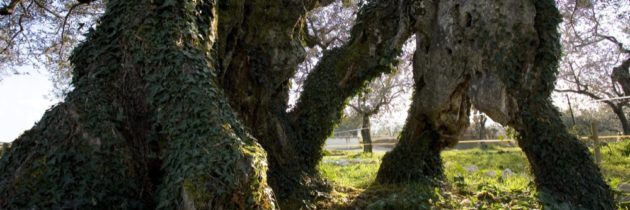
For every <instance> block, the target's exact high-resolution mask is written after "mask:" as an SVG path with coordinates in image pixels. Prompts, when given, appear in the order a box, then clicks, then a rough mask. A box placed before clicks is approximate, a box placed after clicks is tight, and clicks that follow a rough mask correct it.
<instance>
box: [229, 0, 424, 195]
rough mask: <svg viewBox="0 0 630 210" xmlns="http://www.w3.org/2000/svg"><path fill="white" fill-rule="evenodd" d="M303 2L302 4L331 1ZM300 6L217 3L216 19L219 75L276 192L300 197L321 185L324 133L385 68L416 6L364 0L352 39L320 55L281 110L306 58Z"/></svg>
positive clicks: (407, 29)
mask: <svg viewBox="0 0 630 210" xmlns="http://www.w3.org/2000/svg"><path fill="white" fill-rule="evenodd" d="M306 2H310V3H309V4H306V10H309V9H311V8H313V7H315V6H316V5H317V4H318V3H319V4H320V5H323V4H327V3H330V1H321V2H318V1H306ZM304 6H305V5H304V4H302V2H301V1H297V2H293V3H287V2H286V1H269V0H255V1H235V3H232V4H229V5H227V4H226V5H225V7H220V11H221V15H222V16H226V17H229V18H230V19H228V18H225V19H224V20H220V25H221V24H223V23H226V24H227V25H225V26H224V25H221V28H220V31H223V33H222V34H220V35H219V36H220V39H221V40H222V41H221V42H220V43H219V55H220V56H221V57H222V58H224V60H223V61H222V63H221V66H222V68H221V69H222V73H221V75H220V83H221V84H222V86H223V87H224V88H225V89H226V92H227V94H228V96H229V97H230V103H231V105H232V106H233V107H234V108H235V110H236V111H237V112H238V113H239V117H240V119H242V120H243V122H244V123H245V124H246V125H247V127H248V128H249V129H251V133H252V134H253V135H254V136H255V137H256V138H257V139H259V141H260V143H261V145H262V146H263V147H264V148H265V150H266V151H267V152H268V156H269V178H270V181H269V182H270V184H271V185H272V187H273V188H274V191H275V192H276V194H277V195H278V196H279V197H281V198H287V197H292V196H296V197H298V199H299V198H300V197H304V195H303V194H311V192H308V190H305V187H307V188H308V187H309V185H314V187H318V186H320V185H319V184H318V183H319V181H318V180H319V178H318V172H317V168H316V166H317V164H318V163H319V161H320V159H321V157H322V152H323V144H324V142H325V140H326V138H327V137H328V135H329V134H330V133H331V132H332V130H333V128H334V126H335V125H336V123H337V122H338V121H339V119H340V117H341V114H342V111H343V108H344V107H345V103H346V101H347V100H348V99H349V98H350V97H352V96H353V95H354V94H355V93H357V92H358V91H360V90H361V88H362V87H363V85H364V84H365V82H366V81H369V80H371V79H372V78H374V77H377V76H379V75H380V74H382V73H384V72H389V71H390V70H391V66H392V65H393V64H394V63H395V62H396V57H397V56H398V54H399V52H400V49H401V47H402V45H403V44H404V42H405V41H406V40H407V39H408V38H409V37H410V35H411V33H412V32H411V31H412V30H411V27H412V22H413V20H411V19H410V18H411V17H412V16H411V15H410V14H412V13H413V11H412V10H413V8H414V7H415V6H414V5H412V4H411V1H407V0H405V1H403V0H397V1H372V2H370V3H368V5H366V6H365V7H364V8H362V10H361V12H360V13H359V14H358V16H357V23H358V24H356V25H355V26H354V27H353V29H352V31H351V38H350V41H349V42H348V43H347V44H345V45H344V46H342V47H340V48H337V49H333V50H331V52H328V53H326V54H325V55H324V57H323V58H322V59H321V61H320V63H319V64H318V66H317V67H316V68H315V69H314V70H313V72H312V73H311V74H310V75H309V77H308V78H307V81H306V82H305V85H304V92H303V93H302V96H301V97H300V99H299V101H298V104H297V105H296V107H295V108H294V109H293V110H292V111H291V112H287V99H288V91H289V80H290V78H291V77H292V76H293V75H294V73H295V71H296V68H297V64H298V63H299V62H301V61H302V60H303V59H304V52H303V51H304V50H303V46H302V45H301V43H302V41H303V39H304V37H303V36H304V34H301V33H302V32H303V31H304V30H302V28H301V27H305V25H304V17H305V16H306V12H307V11H305V7H304ZM239 15H240V16H239ZM234 17H236V18H234ZM221 21H225V22H221ZM296 157H297V158H296ZM296 194H298V195H296ZM299 194H302V195H299Z"/></svg>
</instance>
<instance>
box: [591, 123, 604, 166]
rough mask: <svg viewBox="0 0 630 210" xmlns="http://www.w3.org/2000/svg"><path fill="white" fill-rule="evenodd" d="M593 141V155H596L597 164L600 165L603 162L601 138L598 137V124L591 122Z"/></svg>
mask: <svg viewBox="0 0 630 210" xmlns="http://www.w3.org/2000/svg"><path fill="white" fill-rule="evenodd" d="M591 135H592V136H591V139H592V140H593V144H595V145H594V147H593V153H595V163H597V165H600V163H601V162H602V155H601V152H600V149H599V147H600V143H599V137H598V136H597V122H595V121H592V122H591Z"/></svg>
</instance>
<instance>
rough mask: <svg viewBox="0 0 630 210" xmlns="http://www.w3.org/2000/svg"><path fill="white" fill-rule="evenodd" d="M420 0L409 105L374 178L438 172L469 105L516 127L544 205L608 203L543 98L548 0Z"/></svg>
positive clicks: (554, 51)
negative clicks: (397, 138) (394, 143)
mask: <svg viewBox="0 0 630 210" xmlns="http://www.w3.org/2000/svg"><path fill="white" fill-rule="evenodd" d="M424 5H425V6H426V7H425V8H426V12H423V13H421V15H420V16H419V17H418V18H417V23H416V37H417V50H416V55H415V62H414V81H415V92H414V96H413V102H412V105H411V108H410V110H409V116H408V119H407V123H406V125H405V128H404V129H403V132H402V134H401V136H400V141H399V144H398V145H397V146H396V148H395V149H394V150H393V151H392V152H389V153H387V154H386V155H385V157H383V163H382V165H381V167H380V169H379V172H378V176H377V181H378V182H381V183H400V182H405V181H410V180H431V179H435V178H438V179H439V178H441V177H443V169H442V163H441V159H440V156H439V155H440V151H441V150H442V149H443V148H445V147H447V146H449V145H453V144H454V143H456V141H457V137H458V135H459V134H460V133H461V132H462V131H463V129H464V128H465V127H466V126H467V123H468V113H469V108H470V106H471V104H472V105H474V106H475V107H476V108H478V109H479V110H480V111H482V112H484V113H486V114H487V115H488V116H489V117H490V118H492V119H493V120H494V121H496V122H499V123H501V124H503V125H509V126H511V127H513V128H515V129H516V130H517V131H518V133H519V136H518V139H517V140H518V144H519V146H520V147H521V149H522V150H523V152H524V153H525V154H526V155H527V158H528V160H529V163H530V165H531V169H532V172H533V174H534V177H535V183H536V186H537V189H538V194H539V198H540V200H541V202H542V203H543V204H544V205H545V206H547V207H550V208H552V209H555V208H569V209H613V208H614V202H613V196H612V193H611V190H610V188H609V186H608V185H607V184H606V183H605V182H604V181H603V177H602V175H601V173H600V171H599V169H598V168H597V166H596V165H595V164H594V162H593V160H592V159H591V157H590V155H589V152H588V149H587V148H586V147H585V146H584V145H583V144H581V143H580V142H579V141H578V140H577V139H576V138H575V137H574V136H572V135H570V134H569V133H568V132H567V130H566V128H565V127H564V125H563V124H562V122H561V120H560V117H559V113H558V111H557V110H556V108H555V107H553V105H552V104H551V101H550V94H551V92H552V90H553V87H554V82H555V78H556V74H557V71H558V59H559V56H560V47H559V34H558V32H557V29H556V28H557V25H558V23H559V22H560V20H561V18H560V15H559V12H558V10H557V9H556V7H555V3H554V1H552V0H537V1H519V0H514V1H502V2H501V3H497V2H494V1H459V0H450V1H425V4H424Z"/></svg>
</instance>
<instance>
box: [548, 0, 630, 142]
mask: <svg viewBox="0 0 630 210" xmlns="http://www.w3.org/2000/svg"><path fill="white" fill-rule="evenodd" d="M558 6H559V9H560V11H561V14H562V17H563V20H564V21H563V23H562V24H561V25H560V30H561V33H562V34H563V36H562V39H561V40H562V48H563V57H562V61H561V63H560V70H561V71H560V74H559V76H558V78H559V79H560V81H559V83H558V87H557V88H556V91H557V92H560V93H571V94H577V95H581V96H585V97H587V98H588V99H589V100H591V101H592V100H601V99H607V98H617V97H623V96H630V70H629V67H630V47H628V46H629V45H630V39H629V38H628V37H629V35H630V26H629V25H628V24H627V23H628V22H630V2H628V1H625V0H614V1H587V0H578V1H564V0H560V1H558ZM596 103H604V104H606V105H607V106H608V107H609V108H610V109H611V110H612V111H613V112H614V113H615V115H616V118H617V119H618V120H619V124H620V125H621V127H622V128H623V132H624V134H630V122H629V121H628V117H630V116H629V114H628V109H629V108H630V99H619V100H605V101H601V102H596Z"/></svg>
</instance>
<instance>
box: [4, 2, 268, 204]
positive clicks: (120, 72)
mask: <svg viewBox="0 0 630 210" xmlns="http://www.w3.org/2000/svg"><path fill="white" fill-rule="evenodd" d="M216 30H217V29H216V13H215V5H214V1H168V0H166V1H157V2H156V1H109V2H108V6H107V11H106V13H105V15H104V16H103V17H102V19H101V24H100V25H99V26H98V28H97V29H96V30H95V31H93V32H91V33H90V34H88V38H87V40H86V42H85V43H83V44H82V45H81V46H79V47H78V48H77V49H76V50H75V52H74V54H73V56H72V61H73V63H74V64H75V66H76V68H75V72H74V78H73V84H74V86H75V90H74V91H73V92H71V93H70V94H69V95H68V97H67V99H66V101H65V102H63V103H61V104H59V105H57V106H55V107H54V108H52V109H51V110H49V111H48V112H46V114H45V115H44V117H43V118H42V120H41V121H40V122H39V123H38V124H37V125H36V126H35V127H34V128H33V129H31V130H30V131H28V132H26V133H25V134H24V135H22V136H21V137H20V138H18V139H17V140H16V141H15V143H14V145H13V147H12V148H11V150H10V151H9V152H8V154H7V155H5V156H4V157H3V158H2V160H1V161H0V168H2V169H3V170H2V172H1V173H0V177H2V182H0V195H1V198H0V207H1V208H3V209H5V208H6V209H25V208H29V209H30V208H38V209H63V208H75V209H88V208H92V209H217V208H218V209H221V208H223V209H273V208H275V207H276V204H275V200H274V198H273V192H272V191H271V189H270V188H269V187H268V186H267V182H266V156H265V152H264V151H263V150H262V148H261V147H260V146H259V145H258V144H257V143H256V141H255V140H254V139H253V138H252V137H250V136H249V135H248V134H247V133H246V132H245V130H244V128H243V126H242V125H241V124H240V123H239V122H238V121H237V120H236V116H235V114H234V113H233V112H232V111H231V108H230V107H229V105H228V103H227V100H226V98H225V96H224V95H223V93H222V90H221V89H220V88H219V87H218V85H217V84H216V71H215V68H214V64H215V61H214V60H213V59H212V58H211V57H210V52H211V49H212V46H213V42H214V40H215V39H216Z"/></svg>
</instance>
